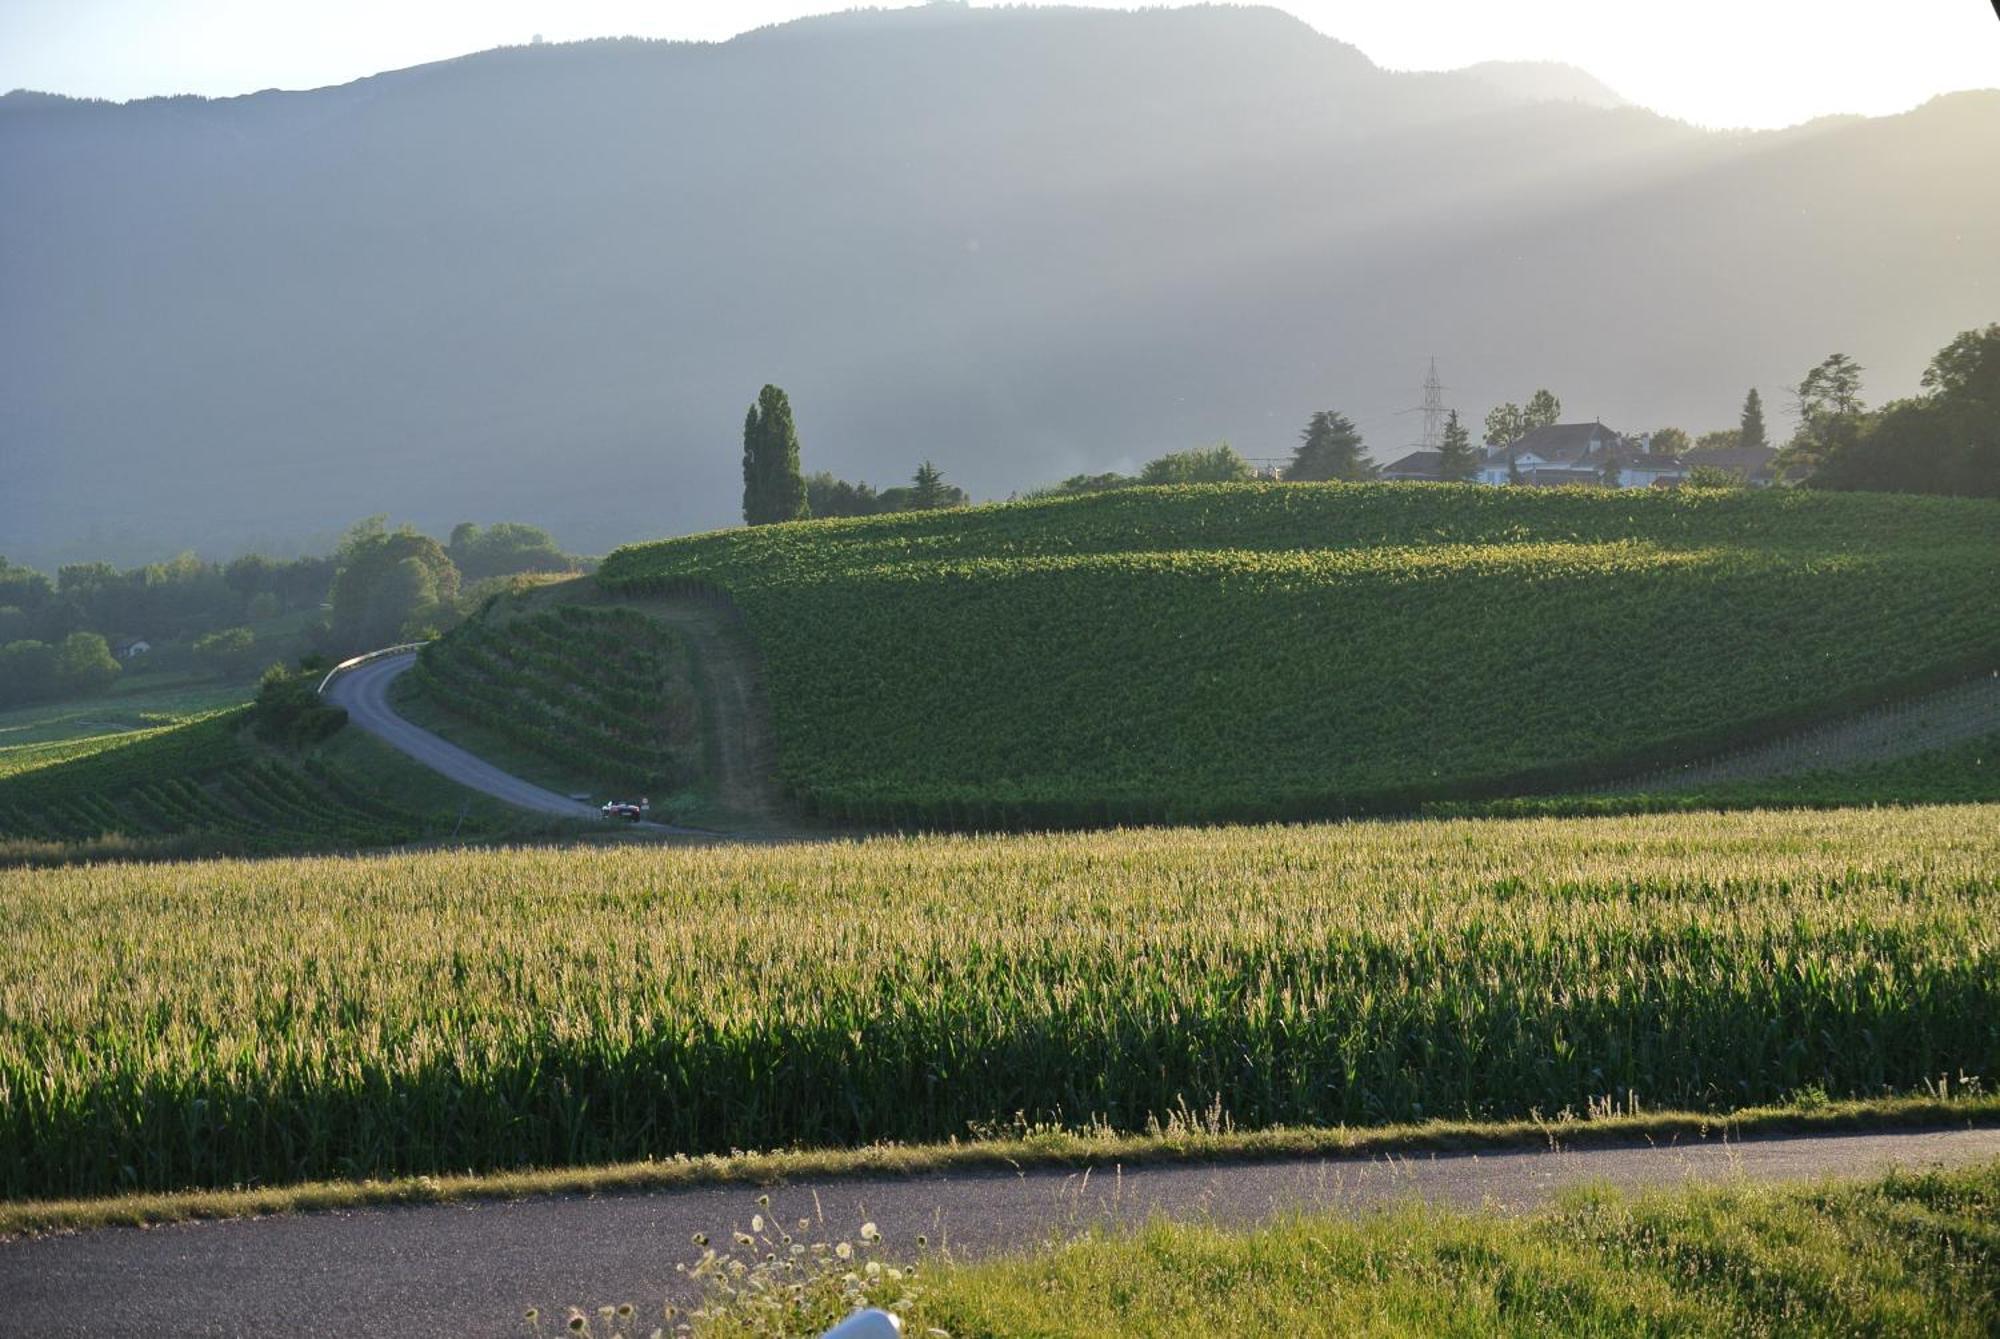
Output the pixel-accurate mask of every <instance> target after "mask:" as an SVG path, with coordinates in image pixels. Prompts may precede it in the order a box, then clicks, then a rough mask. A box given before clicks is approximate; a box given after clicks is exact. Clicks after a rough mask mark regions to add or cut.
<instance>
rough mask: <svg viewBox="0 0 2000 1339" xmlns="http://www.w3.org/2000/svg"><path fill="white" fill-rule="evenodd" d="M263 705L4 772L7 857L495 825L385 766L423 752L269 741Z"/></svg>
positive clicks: (448, 831)
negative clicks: (408, 788) (402, 791)
mask: <svg viewBox="0 0 2000 1339" xmlns="http://www.w3.org/2000/svg"><path fill="white" fill-rule="evenodd" d="M250 712H251V709H250V708H247V707H245V708H238V709H235V710H231V711H224V712H218V713H215V714H213V715H210V716H206V717H203V718H200V719H197V720H192V721H188V722H185V723H183V724H180V725H174V726H167V727H162V728H159V729H155V730H147V731H136V732H133V733H131V734H130V735H126V736H121V737H119V738H118V739H117V740H116V741H115V742H112V743H110V744H109V745H107V746H101V747H98V748H96V749H95V751H91V752H87V753H79V754H78V755H77V756H74V757H71V758H67V759H63V760H58V761H55V762H52V763H49V764H47V765H44V766H39V767H35V768H33V769H31V770H25V771H21V772H17V773H15V774H13V775H11V776H0V860H7V859H24V860H30V861H35V860H43V859H55V858H75V857H81V856H90V855H97V854H109V855H140V856H173V855H183V854H202V853H219V852H229V853H242V854H255V853H275V852H292V851H302V850H328V849H360V848H367V847H380V846H395V845H401V844H404V843H408V842H414V841H420V840H425V839H434V838H442V837H446V836H450V835H454V834H456V835H459V836H468V835H479V834H481V833H482V832H485V831H487V828H488V824H487V820H488V819H489V817H490V811H489V809H488V808H487V807H485V806H483V805H478V806H463V807H462V806H460V805H459V804H458V803H457V802H456V801H451V802H449V803H447V802H446V798H445V797H443V796H439V795H429V794H427V795H425V796H424V798H423V800H422V801H421V802H416V803H412V802H410V801H409V800H408V798H407V797H402V796H397V795H394V794H392V793H388V792H389V790H390V788H388V787H385V785H384V784H383V780H384V774H385V773H386V774H387V775H388V776H389V777H392V778H397V779H403V780H407V773H408V772H409V770H410V766H411V765H409V764H406V763H403V762H402V760H401V759H399V758H398V757H397V756H396V755H395V754H393V753H391V752H389V751H388V750H386V749H381V748H380V747H379V746H377V745H374V744H373V742H372V741H368V740H365V739H356V738H345V737H342V738H337V739H335V740H334V741H333V742H332V743H330V744H325V745H322V746H320V747H316V748H314V749H311V750H309V751H306V752H304V753H296V752H293V751H290V750H284V749H273V748H266V747H263V746H261V745H260V744H258V743H257V741H256V740H255V739H254V738H253V736H252V732H251V731H250V729H249V718H250ZM91 742H92V743H96V744H102V741H91Z"/></svg>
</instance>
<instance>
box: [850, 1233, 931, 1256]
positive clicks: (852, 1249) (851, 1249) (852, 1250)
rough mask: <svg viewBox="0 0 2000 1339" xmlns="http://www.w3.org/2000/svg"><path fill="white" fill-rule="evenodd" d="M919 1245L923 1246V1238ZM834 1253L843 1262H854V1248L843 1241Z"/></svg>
mask: <svg viewBox="0 0 2000 1339" xmlns="http://www.w3.org/2000/svg"><path fill="white" fill-rule="evenodd" d="M919 1244H921V1238H920V1239H919ZM833 1253H834V1254H835V1255H837V1256H839V1257H840V1258H841V1259H843V1260H852V1259H853V1258H854V1247H852V1246H850V1245H848V1243H846V1242H844V1241H843V1242H841V1243H840V1244H839V1245H838V1246H836V1247H834V1248H833Z"/></svg>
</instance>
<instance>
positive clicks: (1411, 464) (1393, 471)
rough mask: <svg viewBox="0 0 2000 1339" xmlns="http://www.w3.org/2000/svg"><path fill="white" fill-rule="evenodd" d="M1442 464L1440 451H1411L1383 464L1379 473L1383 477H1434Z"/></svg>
mask: <svg viewBox="0 0 2000 1339" xmlns="http://www.w3.org/2000/svg"><path fill="white" fill-rule="evenodd" d="M1443 465H1444V452H1442V451H1412V452H1410V454H1409V455H1407V456H1404V457H1403V458H1402V459H1401V460H1398V461H1394V462H1392V463H1390V464H1387V465H1384V466H1383V467H1382V469H1381V471H1380V475H1381V477H1382V478H1384V479H1402V478H1408V479H1435V478H1437V477H1438V474H1439V471H1440V469H1441V468H1442V467H1443Z"/></svg>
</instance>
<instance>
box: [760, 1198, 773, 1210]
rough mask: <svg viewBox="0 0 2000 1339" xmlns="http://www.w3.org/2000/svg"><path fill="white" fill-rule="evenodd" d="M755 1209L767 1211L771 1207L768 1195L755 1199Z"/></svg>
mask: <svg viewBox="0 0 2000 1339" xmlns="http://www.w3.org/2000/svg"><path fill="white" fill-rule="evenodd" d="M757 1207H758V1208H760V1209H768V1208H770V1207H771V1197H770V1196H769V1195H759V1196H758V1197H757Z"/></svg>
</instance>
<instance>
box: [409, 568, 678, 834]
mask: <svg viewBox="0 0 2000 1339" xmlns="http://www.w3.org/2000/svg"><path fill="white" fill-rule="evenodd" d="M410 677H411V679H412V680H413V681H414V684H415V687H416V690H417V691H418V692H420V693H421V694H422V696H423V698H424V699H425V700H426V701H427V702H428V703H429V704H430V706H431V707H433V708H436V709H440V710H443V711H445V712H447V713H449V714H450V715H452V716H455V717H457V718H459V719H460V720H461V721H465V722H470V723H471V724H473V725H475V726H477V727H479V728H480V729H482V730H484V731H486V732H489V733H490V734H491V735H493V736H497V737H498V738H499V739H500V740H501V741H502V742H503V743H504V744H505V746H506V747H508V748H509V749H512V750H518V751H520V752H522V753H525V754H527V755H529V756H530V758H531V759H532V760H533V762H534V764H537V765H536V766H535V769H534V770H536V771H539V772H543V773H544V774H545V775H546V774H548V773H549V772H551V771H552V772H553V773H554V774H555V775H556V776H560V777H567V778H573V779H576V780H577V781H578V782H579V783H582V784H586V785H588V786H591V787H593V788H597V787H608V788H610V789H611V790H614V791H622V792H629V793H630V794H633V795H639V794H659V795H663V796H664V795H665V794H667V793H668V792H670V791H673V790H676V789H678V788H680V787H682V786H685V785H686V784H688V782H689V781H690V780H691V779H692V778H693V776H694V775H695V773H696V772H697V771H698V759H697V758H696V756H695V749H696V748H697V745H698V738H699V736H698V730H697V725H698V722H697V719H696V717H697V709H696V695H695V692H694V687H693V666H692V663H691V660H690V656H689V650H688V644H687V639H686V637H685V636H684V635H683V634H682V633H680V632H678V631H676V630H675V629H672V628H668V627H664V626H662V625H661V624H659V623H657V622H654V621H653V620H651V619H649V618H646V617H645V616H644V615H642V614H639V613H637V612H635V611H633V610H630V609H594V608H587V607H583V606H579V605H558V606H556V607H555V608H553V609H548V610H544V611H542V612H540V613H535V614H528V615H522V616H519V617H513V618H507V619H504V620H500V619H493V618H480V619H475V620H472V621H471V622H468V623H465V624H463V625H461V626H460V627H459V628H457V629H456V630H454V631H453V632H451V633H450V634H448V635H447V636H445V637H443V638H441V639H440V640H438V641H435V642H432V643H430V644H429V645H427V646H425V647H424V648H423V651H422V652H421V653H420V654H419V655H418V657H417V664H416V668H415V669H414V670H413V671H412V672H411V676H410ZM424 723H426V724H432V723H434V722H431V721H428V720H427V721H425V722H424ZM447 728H448V727H447ZM474 742H477V741H474ZM474 751H475V752H480V751H482V750H479V749H477V748H475V750H474ZM508 761H512V760H511V759H509V760H508Z"/></svg>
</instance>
